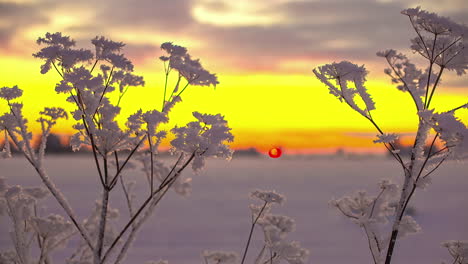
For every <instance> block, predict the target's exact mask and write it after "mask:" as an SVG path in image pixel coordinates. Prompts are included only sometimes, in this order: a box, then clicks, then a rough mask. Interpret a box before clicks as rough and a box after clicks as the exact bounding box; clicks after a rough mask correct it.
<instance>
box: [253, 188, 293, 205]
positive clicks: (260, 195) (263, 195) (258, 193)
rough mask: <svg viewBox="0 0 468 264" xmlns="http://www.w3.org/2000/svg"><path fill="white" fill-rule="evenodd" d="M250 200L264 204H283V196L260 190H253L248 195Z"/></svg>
mask: <svg viewBox="0 0 468 264" xmlns="http://www.w3.org/2000/svg"><path fill="white" fill-rule="evenodd" d="M250 197H251V198H257V199H260V200H262V201H264V202H266V203H277V204H282V203H283V202H284V199H285V198H284V196H283V195H281V194H278V193H277V192H275V191H262V190H255V191H253V192H251V193H250Z"/></svg>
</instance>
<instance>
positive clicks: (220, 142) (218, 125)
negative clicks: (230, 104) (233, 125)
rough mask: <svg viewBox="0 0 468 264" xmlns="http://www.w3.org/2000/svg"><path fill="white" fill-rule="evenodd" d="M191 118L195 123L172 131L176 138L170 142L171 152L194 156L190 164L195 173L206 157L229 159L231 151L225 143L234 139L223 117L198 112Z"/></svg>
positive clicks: (201, 166)
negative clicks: (193, 118)
mask: <svg viewBox="0 0 468 264" xmlns="http://www.w3.org/2000/svg"><path fill="white" fill-rule="evenodd" d="M193 116H194V117H195V118H196V119H197V121H194V122H190V123H188V124H187V125H186V126H185V127H175V128H173V129H172V132H173V133H174V134H175V136H176V138H175V139H173V140H172V141H171V145H172V147H173V151H174V152H176V153H187V154H188V155H195V156H194V160H193V163H192V168H193V169H194V170H195V171H197V170H199V169H201V168H203V166H204V164H205V158H207V157H218V158H225V159H229V158H230V157H231V155H232V151H231V150H230V149H229V147H228V146H227V145H226V144H225V143H226V142H232V141H233V140H234V137H233V136H232V134H231V129H230V128H229V127H228V126H227V122H226V120H224V117H223V116H221V115H220V114H217V115H210V114H201V113H199V112H193Z"/></svg>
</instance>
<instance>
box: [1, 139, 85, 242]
mask: <svg viewBox="0 0 468 264" xmlns="http://www.w3.org/2000/svg"><path fill="white" fill-rule="evenodd" d="M8 133H9V134H10V137H11V139H12V140H13V142H14V143H15V145H16V146H19V143H18V141H17V139H16V136H12V133H11V132H10V131H9V130H8ZM22 152H23V151H22ZM23 154H24V155H25V156H26V159H27V160H28V161H29V163H31V165H32V166H33V168H34V169H35V170H36V172H37V173H38V175H39V177H40V178H41V180H42V182H43V183H44V185H45V186H46V187H47V189H48V190H49V191H50V193H51V194H52V195H53V196H54V197H55V199H56V201H57V202H58V203H59V204H60V206H61V207H62V208H63V210H64V211H65V213H66V214H67V215H68V217H69V218H70V220H71V221H72V223H73V225H74V226H75V227H76V229H77V230H78V231H79V232H80V235H81V237H82V238H83V239H84V240H85V241H86V243H87V245H88V247H89V248H90V249H91V250H94V247H93V244H92V242H91V237H90V236H89V234H88V232H87V231H86V229H85V228H84V227H83V226H81V225H80V224H79V223H78V221H77V220H76V218H75V213H74V212H73V210H72V208H71V207H70V206H69V204H68V202H67V200H66V198H65V197H64V196H63V194H62V193H61V192H60V190H58V189H57V187H55V185H54V184H53V183H52V181H51V180H50V179H49V177H48V176H47V174H46V173H45V171H44V169H43V168H42V167H37V166H36V164H34V162H33V161H32V160H31V159H29V157H27V155H26V154H25V153H24V152H23Z"/></svg>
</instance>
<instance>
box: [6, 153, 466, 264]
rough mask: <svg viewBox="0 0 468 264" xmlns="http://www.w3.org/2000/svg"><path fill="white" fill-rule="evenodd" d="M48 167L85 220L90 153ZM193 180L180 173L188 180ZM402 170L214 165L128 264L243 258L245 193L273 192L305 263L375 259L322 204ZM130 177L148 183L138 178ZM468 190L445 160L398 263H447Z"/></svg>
mask: <svg viewBox="0 0 468 264" xmlns="http://www.w3.org/2000/svg"><path fill="white" fill-rule="evenodd" d="M46 167H47V168H48V172H49V174H50V176H51V177H52V178H53V180H54V181H55V182H56V184H57V185H58V186H59V187H60V188H61V189H62V190H63V192H64V193H66V194H67V197H68V199H69V201H70V203H71V204H72V205H73V206H74V208H75V210H76V211H77V213H78V215H80V216H83V217H84V216H85V215H87V213H88V212H89V210H90V207H91V206H92V205H93V202H94V200H95V199H96V198H97V197H98V196H99V193H98V192H97V190H98V188H97V187H98V177H97V175H96V173H95V171H94V165H93V163H92V159H91V157H88V156H82V157H71V156H64V157H57V156H56V157H54V156H52V157H49V158H48V159H47V161H46ZM191 174H192V173H191V172H189V171H186V174H185V176H190V175H191ZM400 174H401V169H399V167H398V165H397V164H396V163H395V162H394V161H392V160H387V159H383V158H381V159H366V160H345V159H309V160H288V159H283V158H280V159H250V158H240V159H234V160H232V161H231V162H225V161H217V160H211V161H209V162H208V163H207V168H206V170H205V171H203V172H202V173H201V174H200V175H194V176H193V178H194V179H193V193H192V195H191V196H190V197H189V198H182V197H180V196H177V195H176V194H175V193H170V195H169V196H167V197H166V200H164V201H163V202H162V204H161V205H160V207H159V209H158V210H157V211H156V214H155V215H154V216H153V218H152V219H150V221H149V222H147V223H146V225H145V227H144V228H143V229H142V230H141V232H140V236H139V237H138V239H137V241H136V243H135V245H134V248H133V249H132V250H131V252H130V254H129V255H128V258H127V261H126V263H129V264H140V263H141V264H143V263H144V262H145V261H147V260H158V259H167V260H169V263H174V264H188V263H203V262H202V259H201V258H200V253H201V251H202V250H204V249H209V250H215V249H219V250H231V251H237V252H240V251H241V250H242V249H243V247H244V245H245V242H246V239H247V235H248V231H249V230H248V229H249V222H250V215H249V213H250V211H249V209H248V205H249V203H251V201H250V200H249V198H248V193H249V192H250V191H252V190H254V189H255V188H261V189H267V190H268V189H274V190H276V191H278V192H279V193H283V194H285V195H286V197H287V201H286V203H285V204H284V205H283V206H281V207H277V208H274V212H276V213H281V214H285V215H288V216H290V217H293V218H294V219H295V220H296V231H295V232H294V233H293V234H291V236H290V238H291V239H293V240H297V241H300V242H301V244H302V245H303V246H304V247H306V248H308V249H309V250H310V252H311V256H310V261H309V263H314V264H315V263H320V264H337V263H351V264H354V263H355V264H362V263H371V262H372V260H371V256H370V253H369V250H368V248H367V242H366V240H365V238H364V236H363V234H362V231H361V230H360V229H359V228H358V227H357V226H356V225H354V224H352V223H350V222H349V221H348V220H347V219H345V218H344V217H342V216H341V215H340V214H339V213H338V212H336V211H335V209H333V208H331V207H330V206H329V205H328V201H329V200H330V199H331V198H332V197H341V196H343V195H344V194H349V193H351V192H354V191H356V190H359V189H362V190H368V192H369V193H372V194H375V193H376V192H377V183H378V182H379V180H380V179H381V178H388V179H394V180H395V181H398V180H399V179H400ZM0 176H2V177H6V178H7V180H8V181H7V183H9V184H10V185H12V184H22V185H26V186H32V185H37V184H39V182H40V181H39V178H38V177H37V176H36V175H35V174H34V171H33V169H32V168H31V167H30V166H29V165H28V164H26V162H25V161H24V159H19V158H15V159H12V160H1V161H0ZM130 177H131V178H134V179H138V180H141V181H143V180H144V179H143V176H142V175H140V174H136V175H132V176H130ZM140 187H141V186H140ZM139 190H141V192H142V193H146V191H147V190H146V189H142V188H140V189H139ZM467 190H468V164H466V163H465V164H461V163H455V162H447V163H446V164H444V165H443V166H442V167H441V169H440V170H439V171H438V172H437V173H436V174H435V175H434V179H433V184H432V185H431V186H430V187H429V190H427V191H419V193H417V194H416V196H415V198H414V200H413V202H412V203H411V205H412V206H414V207H415V208H416V213H415V218H416V220H417V221H418V223H419V224H420V225H421V227H422V229H423V232H422V233H420V234H418V235H415V236H411V237H409V238H406V239H404V240H401V241H400V243H399V244H397V249H396V253H395V262H394V263H395V264H406V263H414V264H418V263H421V264H423V263H424V264H426V263H441V261H442V260H443V259H447V260H448V254H447V252H446V249H445V248H442V247H441V246H440V243H441V242H442V241H444V240H449V239H459V240H467V239H468V224H467V223H468V191H467ZM119 192H120V191H119ZM119 195H120V193H119ZM111 205H112V206H113V207H117V208H121V209H122V210H121V218H122V219H127V217H128V215H127V213H126V212H127V211H126V210H125V208H124V204H123V202H122V200H116V202H114V203H111ZM47 207H48V208H47V211H49V212H50V211H53V212H60V213H61V211H60V210H59V209H58V206H57V204H56V203H55V201H54V200H52V199H50V198H49V199H48V200H47ZM8 227H9V222H8V219H7V218H1V219H0V248H7V247H11V242H10V241H9V236H8V234H7V229H8ZM255 235H256V238H257V241H254V245H255V244H256V243H255V242H259V241H258V239H261V237H262V235H261V234H260V232H257V233H255ZM251 252H252V253H254V252H255V250H254V249H253V250H252V251H251ZM252 255H253V254H252ZM252 255H249V256H250V257H251V258H252V257H253V256H252ZM56 257H57V259H60V258H63V256H62V257H61V256H56ZM56 263H62V262H61V261H57V262H56Z"/></svg>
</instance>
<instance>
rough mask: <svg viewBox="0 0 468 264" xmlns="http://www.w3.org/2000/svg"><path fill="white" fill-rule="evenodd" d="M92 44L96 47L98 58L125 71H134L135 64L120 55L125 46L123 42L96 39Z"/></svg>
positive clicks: (101, 38)
mask: <svg viewBox="0 0 468 264" xmlns="http://www.w3.org/2000/svg"><path fill="white" fill-rule="evenodd" d="M91 43H92V44H93V45H94V46H95V47H96V58H97V59H100V60H106V61H108V62H110V63H111V64H112V65H114V66H115V67H116V68H120V69H122V70H124V71H133V64H132V63H131V62H130V61H129V60H128V59H127V58H125V56H123V55H122V54H120V51H121V49H122V48H123V47H124V46H125V44H123V43H122V42H115V41H112V40H108V39H106V38H104V37H103V36H101V37H97V36H96V37H95V38H94V39H92V40H91Z"/></svg>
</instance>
